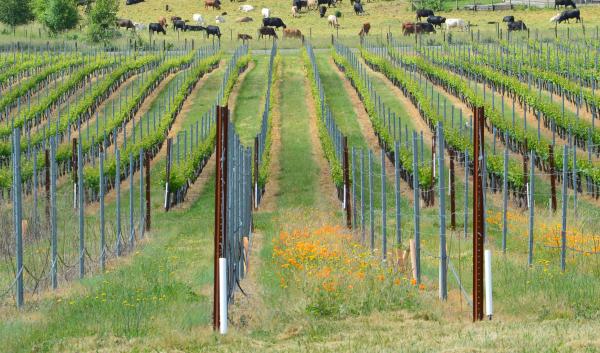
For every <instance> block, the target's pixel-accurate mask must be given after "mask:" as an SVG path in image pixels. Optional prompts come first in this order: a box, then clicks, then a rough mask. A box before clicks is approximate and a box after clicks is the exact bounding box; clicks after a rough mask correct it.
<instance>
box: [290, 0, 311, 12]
mask: <svg viewBox="0 0 600 353" xmlns="http://www.w3.org/2000/svg"><path fill="white" fill-rule="evenodd" d="M292 5H293V6H296V9H297V10H298V11H300V10H302V8H303V7H304V8H308V0H294V1H293V2H292Z"/></svg>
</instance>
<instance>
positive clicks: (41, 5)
mask: <svg viewBox="0 0 600 353" xmlns="http://www.w3.org/2000/svg"><path fill="white" fill-rule="evenodd" d="M35 12H36V14H37V16H38V20H39V21H40V22H41V23H42V24H44V25H45V26H46V27H48V29H49V30H50V32H52V33H54V34H56V33H59V32H63V31H66V30H67V29H72V28H75V26H77V23H79V13H78V12H77V5H75V1H74V0H42V1H36V10H35Z"/></svg>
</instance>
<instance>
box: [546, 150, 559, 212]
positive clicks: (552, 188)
mask: <svg viewBox="0 0 600 353" xmlns="http://www.w3.org/2000/svg"><path fill="white" fill-rule="evenodd" d="M548 159H549V160H550V193H551V194H552V201H551V204H552V212H556V207H557V206H556V166H555V165H554V147H552V145H548Z"/></svg>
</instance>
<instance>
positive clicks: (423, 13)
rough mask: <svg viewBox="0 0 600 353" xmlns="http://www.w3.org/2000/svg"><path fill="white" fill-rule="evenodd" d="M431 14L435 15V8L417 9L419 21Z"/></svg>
mask: <svg viewBox="0 0 600 353" xmlns="http://www.w3.org/2000/svg"><path fill="white" fill-rule="evenodd" d="M429 16H435V14H434V13H433V10H428V9H418V10H417V21H421V17H425V18H427V17H429Z"/></svg>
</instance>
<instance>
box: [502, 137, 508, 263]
mask: <svg viewBox="0 0 600 353" xmlns="http://www.w3.org/2000/svg"><path fill="white" fill-rule="evenodd" d="M503 172H504V173H503V174H504V177H503V178H502V252H503V253H505V254H506V233H507V231H508V224H507V212H508V148H507V147H505V148H504V170H503Z"/></svg>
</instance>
